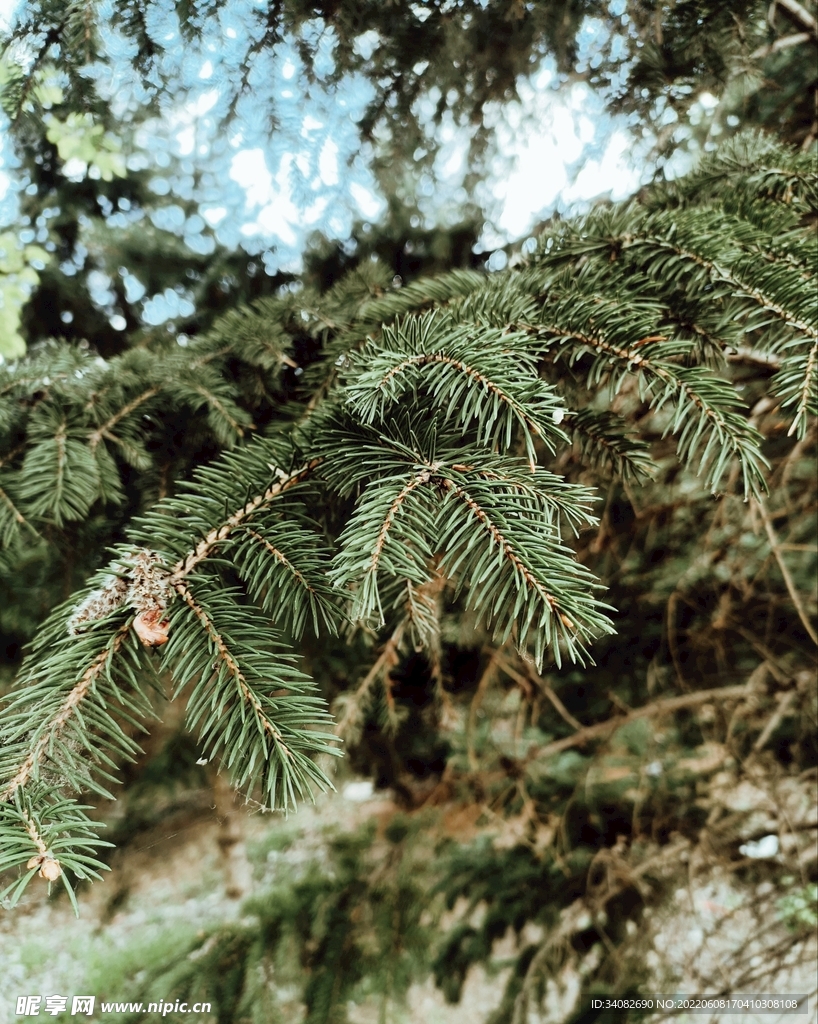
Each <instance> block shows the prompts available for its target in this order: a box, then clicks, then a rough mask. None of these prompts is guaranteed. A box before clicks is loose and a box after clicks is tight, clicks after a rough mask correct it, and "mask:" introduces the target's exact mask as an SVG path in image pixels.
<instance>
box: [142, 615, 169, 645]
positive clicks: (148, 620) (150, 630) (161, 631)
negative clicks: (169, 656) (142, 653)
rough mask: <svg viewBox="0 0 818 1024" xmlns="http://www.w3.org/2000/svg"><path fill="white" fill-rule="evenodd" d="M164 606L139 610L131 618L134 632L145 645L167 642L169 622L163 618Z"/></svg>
mask: <svg viewBox="0 0 818 1024" xmlns="http://www.w3.org/2000/svg"><path fill="white" fill-rule="evenodd" d="M164 611H165V610H164V608H154V609H151V610H150V611H146V612H140V613H139V615H137V616H136V618H135V619H134V620H133V629H134V633H136V635H137V636H138V637H139V639H140V640H141V641H142V643H143V644H144V645H145V647H161V646H162V644H166V643H167V642H168V630H169V629H170V622H169V621H168V620H167V619H163V618H162V616H163V614H164Z"/></svg>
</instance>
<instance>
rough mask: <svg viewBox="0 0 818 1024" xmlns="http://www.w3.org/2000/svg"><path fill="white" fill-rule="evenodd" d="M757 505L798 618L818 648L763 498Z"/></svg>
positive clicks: (814, 634)
mask: <svg viewBox="0 0 818 1024" xmlns="http://www.w3.org/2000/svg"><path fill="white" fill-rule="evenodd" d="M755 505H756V508H757V509H758V511H759V514H760V515H761V519H762V522H763V523H764V529H765V530H766V531H767V539H768V540H769V542H770V548H771V549H772V553H773V555H774V556H775V560H776V562H778V568H779V569H780V570H781V575H782V576H783V577H784V584H785V586H786V588H787V592H788V593H789V595H790V598H791V599H792V603H793V604H794V605H795V610H796V611H797V612H798V618H799V619H800V620H801V623H802V625H803V626H804V629H805V630H806V631H807V634H808V636H809V638H810V639H811V640H812V642H813V643H814V644H816V646H818V633H816V632H815V628H814V627H813V625H812V623H811V622H810V621H809V618H808V617H807V613H806V611H805V610H804V606H803V604H802V603H801V597H800V595H799V593H798V591H797V590H796V589H795V583H794V582H793V578H792V576H791V575H790V570H789V569H788V568H787V565H786V563H785V561H784V559H783V557H782V555H781V548H780V547H779V544H778V535H777V534H776V532H775V528H774V527H773V524H772V521H771V520H770V517H769V515H768V514H767V509H766V508H765V506H764V502H763V501H762V500H761V498H758V499H756V500H755Z"/></svg>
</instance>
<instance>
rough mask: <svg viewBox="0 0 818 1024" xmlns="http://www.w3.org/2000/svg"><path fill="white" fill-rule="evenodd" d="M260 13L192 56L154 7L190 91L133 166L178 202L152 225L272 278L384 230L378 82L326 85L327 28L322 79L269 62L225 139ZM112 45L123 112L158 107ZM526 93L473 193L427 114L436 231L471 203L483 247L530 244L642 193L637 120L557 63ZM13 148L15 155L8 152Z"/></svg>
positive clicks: (204, 38) (233, 23) (227, 11)
mask: <svg viewBox="0 0 818 1024" xmlns="http://www.w3.org/2000/svg"><path fill="white" fill-rule="evenodd" d="M261 2H262V0H231V3H230V4H228V5H227V6H225V7H224V8H222V9H221V11H220V15H219V18H218V19H215V18H213V19H211V21H210V22H209V23H208V24H207V26H206V29H205V30H203V31H202V34H201V38H200V42H199V45H198V46H197V47H190V46H182V40H181V36H180V33H179V27H178V23H177V22H176V14H175V9H174V5H173V4H172V3H171V2H170V0H154V2H153V3H151V4H150V5H148V7H147V8H146V9H147V10H149V11H150V12H151V32H152V34H153V36H154V39H155V40H156V41H157V43H158V44H159V46H160V50H161V53H162V63H163V70H164V71H167V72H168V73H170V74H171V75H172V76H173V78H174V81H176V82H178V85H179V88H178V90H174V91H173V93H172V95H170V94H168V95H167V96H166V97H165V98H164V99H163V106H162V114H161V116H160V117H158V118H156V119H155V120H154V121H153V122H151V123H148V124H145V125H144V126H143V127H141V128H140V130H139V131H138V133H137V135H136V144H137V145H136V150H135V151H133V152H132V153H130V154H129V156H128V164H129V166H130V167H131V168H133V169H136V168H142V169H149V170H151V171H153V177H152V188H153V189H154V191H155V192H156V194H157V196H162V197H165V202H166V204H167V205H166V206H165V207H164V208H162V209H159V210H157V211H155V212H154V213H153V214H152V215H151V218H152V220H153V222H154V224H155V225H156V226H157V227H159V228H161V229H163V230H167V231H172V232H174V233H175V234H177V235H179V236H180V237H183V238H184V239H185V241H186V242H187V244H188V245H190V246H191V248H193V249H194V250H196V251H197V252H202V253H206V252H207V251H208V250H209V249H211V248H212V247H213V244H214V236H215V241H218V242H220V243H221V244H223V245H225V246H228V247H235V246H238V245H241V246H243V247H244V248H245V249H246V250H247V251H248V252H249V253H251V254H257V255H258V256H259V259H260V260H261V261H262V262H263V265H264V267H265V269H266V270H267V271H268V272H269V273H271V274H272V273H275V272H277V271H278V270H288V271H293V272H297V271H298V270H299V269H300V268H301V257H302V254H303V252H304V248H305V245H306V243H307V240H308V238H309V236H310V235H311V234H313V233H314V232H316V231H320V232H321V233H323V234H324V235H325V236H327V237H328V238H330V239H339V240H342V241H343V240H345V239H347V238H348V237H349V234H350V230H351V228H352V225H353V223H354V221H355V220H360V219H364V220H368V221H371V222H376V221H377V220H378V217H379V216H380V215H381V213H382V212H383V210H384V208H385V203H384V199H383V197H382V196H381V195H380V193H379V190H378V185H377V182H376V181H375V179H374V177H373V175H372V173H371V170H370V167H371V161H372V155H373V154H372V151H371V147H369V146H368V145H364V146H361V144H360V140H359V136H358V130H357V121H358V120H359V119H360V117H361V114H362V113H363V110H364V108H365V106H366V104H367V101H368V100H369V98H370V89H371V86H369V84H368V83H367V82H366V81H365V80H364V79H363V78H355V77H350V78H347V79H345V80H344V81H342V82H341V83H340V84H339V85H338V86H330V85H329V84H327V83H326V82H323V83H322V81H321V77H322V74H326V72H328V71H329V70H331V69H332V66H333V56H332V50H333V37H332V34H331V32H327V31H326V30H323V27H322V26H320V25H318V23H316V24H315V25H314V26H312V27H311V26H307V28H306V31H308V32H309V31H314V32H315V33H316V35H315V38H316V40H318V41H319V43H318V56H317V59H316V65H315V70H316V71H317V73H318V81H317V82H313V83H309V82H308V81H307V78H306V76H305V75H304V74H303V68H302V66H301V64H300V61H299V58H298V55H297V52H296V50H295V48H294V47H292V46H289V45H287V44H286V43H285V44H283V45H281V46H280V47H278V48H277V50H276V52H275V53H273V54H270V53H264V54H261V55H260V56H259V58H258V60H257V62H256V66H255V67H254V73H255V74H256V75H257V82H256V83H253V85H254V88H253V90H252V92H251V95H249V96H246V97H245V98H244V99H243V100H242V101H240V102H239V104H238V110H237V113H236V117H235V118H234V119H233V120H232V121H230V123H229V127H228V128H227V129H225V128H224V122H223V120H222V115H223V114H224V113H225V111H226V109H227V103H228V96H229V93H230V89H231V85H232V84H233V83H234V82H235V80H236V76H237V74H238V68H239V67H240V65H241V62H242V60H243V57H244V54H245V53H246V48H247V45H248V38H249V35H248V33H249V31H250V30H249V29H248V25H250V24H251V23H252V21H251V19H250V17H249V15H250V13H251V11H252V8H253V7H254V6H257V5H258V4H259V3H261ZM16 7H17V2H16V0H0V21H2V20H5V22H6V23H8V21H9V19H10V18H11V17H12V13H13V10H14V9H15V8H16ZM108 7H110V0H100V2H99V3H98V5H97V10H98V12H99V14H100V22H101V23H104V20H105V15H106V13H109V12H108V11H107V8H108ZM599 31H600V27H599V26H597V25H595V24H594V23H593V22H588V23H586V25H585V26H584V27H583V30H582V32H581V34H580V39H579V42H580V50H581V51H582V48H583V47H584V48H585V50H586V51H588V52H591V51H592V50H593V47H594V45H595V40H597V39H598V36H599ZM104 43H105V46H106V49H107V54H108V60H107V61H106V62H105V63H104V64H102V63H100V64H98V65H96V66H92V67H91V68H90V69H88V74H89V77H93V78H94V79H95V81H96V87H97V89H98V91H99V93H100V94H101V95H102V96H103V97H104V98H106V99H107V101H108V102H109V103H110V104H111V107H112V109H113V111H114V113H115V114H117V116H120V117H123V118H127V116H128V113H129V111H133V110H135V109H137V108H138V107H139V105H140V104H141V103H142V102H143V101H144V99H145V93H144V88H143V85H142V83H141V82H140V80H139V79H138V78H137V77H136V76H135V74H134V72H133V70H132V66H131V58H132V52H131V44H130V42H129V41H128V40H126V39H125V38H123V37H122V36H119V35H117V34H116V33H114V32H113V31H110V30H107V31H106V32H105V35H104ZM377 45H378V37H377V34H376V33H374V32H372V31H369V32H365V33H363V34H362V35H361V36H360V37H359V39H358V41H357V46H358V47H359V48H360V51H361V53H362V54H363V55H364V56H366V55H367V54H368V53H371V52H372V50H373V48H375V47H377ZM518 92H519V100H518V101H516V102H514V103H511V104H506V105H504V106H502V107H501V106H499V105H497V106H493V107H489V109H487V110H486V112H485V118H486V123H487V124H488V125H490V127H491V129H492V138H493V142H494V146H493V151H494V154H495V155H494V157H493V159H492V161H491V163H490V165H489V168H488V173H487V175H486V176H485V178H484V179H483V181H482V182H481V184H480V186H479V187H478V189H477V191H476V193H475V194H474V195H472V196H467V195H466V193H465V190H464V188H463V179H464V174H465V172H466V169H467V153H468V145H469V136H468V134H467V129H464V128H462V127H460V126H458V125H457V124H456V123H455V122H454V121H453V119H452V118H451V117H449V118H448V120H447V119H446V117H444V120H443V122H442V123H441V124H439V125H437V126H434V125H433V124H432V121H431V117H430V116H429V117H428V131H429V133H430V135H431V134H434V136H435V141H436V143H437V145H438V148H439V154H438V157H437V160H436V163H435V167H434V174H433V175H432V176H429V175H427V176H425V177H422V178H421V180H420V187H419V195H418V196H417V197H416V198H417V202H418V206H419V209H420V214H421V217H422V218H423V219H424V220H425V221H426V225H427V226H432V225H433V224H435V223H443V224H446V223H453V222H456V221H457V220H458V219H459V213H460V211H461V210H462V208H463V204H464V203H465V201H466V200H470V201H473V202H474V201H476V202H477V204H478V205H479V206H480V207H481V208H482V209H483V211H484V214H485V217H486V228H485V231H484V234H483V237H482V238H481V239H480V240H479V243H478V248H479V249H481V250H482V251H489V252H490V251H492V250H497V249H500V248H501V247H502V246H504V245H506V244H508V243H509V242H514V241H517V240H522V239H524V238H526V237H527V236H528V235H529V234H530V232H531V231H532V228H533V226H534V225H535V224H536V223H537V222H538V221H540V220H542V219H544V218H545V217H546V216H548V215H549V214H550V213H552V212H553V211H554V210H557V209H559V210H560V211H564V212H568V211H570V210H573V209H577V208H582V207H583V206H585V205H587V204H588V203H589V202H590V201H591V200H593V199H594V198H596V197H598V196H602V195H609V196H611V198H613V199H619V198H623V197H625V196H627V195H629V194H632V193H633V192H634V191H635V190H636V189H637V188H638V187H639V185H640V183H641V181H642V180H643V178H644V175H645V173H646V171H645V168H646V154H647V151H648V148H649V140H647V141H643V142H641V143H635V141H634V136H633V134H632V133H631V132H630V131H629V130H628V127H627V125H626V124H625V123H624V121H617V120H615V119H612V118H611V117H610V116H609V115H608V114H607V113H606V112H605V110H604V105H603V101H602V99H601V97H600V96H598V95H597V94H595V93H594V92H593V91H592V90H591V89H589V88H588V87H587V86H585V85H583V84H582V83H575V84H571V85H566V84H564V83H563V84H561V83H560V82H559V80H558V77H557V75H556V73H555V71H554V69H553V68H552V67H549V65H548V62H547V61H546V62H545V63H544V64H543V65H542V66H541V67H540V68H539V69H538V71H537V72H535V74H533V75H532V76H531V77H530V78H528V79H526V80H521V81H520V82H519V83H518ZM434 99H435V97H434V94H433V91H432V95H430V96H427V97H422V98H421V99H420V100H419V104H420V106H419V113H420V116H421V119H423V118H424V111H426V112H428V113H429V114H430V112H431V110H432V108H433V105H434V103H433V101H434ZM424 105H425V106H424ZM271 108H274V110H275V117H276V126H275V130H273V131H270V127H269V120H268V116H267V112H268V111H269V110H270V109H271ZM5 152H6V157H7V159H8V158H9V152H8V147H6V148H5ZM9 163H10V161H9ZM166 168H167V170H166ZM171 168H173V169H174V170H173V171H171ZM65 170H66V172H67V173H68V174H69V175H72V176H75V177H76V178H77V179H81V178H82V177H84V176H85V175H86V174H88V173H89V168H88V167H86V166H85V165H84V164H83V163H82V162H81V161H79V160H73V161H68V163H67V164H66V165H65ZM6 171H8V172H9V173H6V172H4V171H3V170H2V167H0V196H2V195H3V194H5V202H4V203H3V205H4V207H5V212H6V219H7V220H8V219H9V217H10V211H12V210H13V207H14V191H15V187H17V188H19V187H24V185H25V183H24V182H23V183H22V184H21V183H19V182H18V183H16V185H15V184H14V183H13V171H12V169H11V168H10V166H8V165H7V166H6ZM194 182H195V184H194ZM175 199H177V200H178V203H177V202H174V200H175ZM191 199H193V200H195V201H196V202H197V203H198V210H199V214H198V215H196V216H192V217H191V216H186V215H185V213H184V211H183V210H182V206H181V205H180V204H181V203H182V202H183V201H185V202H189V201H190V200H191ZM142 215H143V214H142V213H141V212H140V211H131V212H130V213H129V212H127V211H114V212H112V214H111V216H110V218H109V222H110V223H111V224H112V226H116V225H117V224H120V225H124V224H125V223H127V222H128V219H129V218H133V217H139V216H142ZM504 260H505V256H504V254H502V253H499V252H498V253H496V255H495V257H494V258H493V260H492V261H490V262H489V265H490V266H494V267H498V268H499V267H500V266H502V265H503V263H504ZM77 269H78V270H79V269H80V268H79V267H78V268H77ZM66 270H67V272H71V268H66ZM89 283H90V282H89ZM98 284H99V288H98V289H97V290H98V291H99V292H100V304H101V305H103V306H104V305H105V303H104V302H103V301H102V299H103V298H104V294H103V293H105V291H106V289H105V287H104V282H101V281H100V282H98ZM130 286H131V290H132V292H133V294H134V295H136V294H138V293H139V289H140V288H141V285H140V283H139V282H138V281H137V280H136V279H134V280H133V281H132V282H130ZM92 287H93V285H92ZM137 301H140V300H137ZM141 301H142V302H143V316H144V317H145V319H146V320H147V322H153V323H157V322H161V321H162V320H163V319H165V318H167V317H168V316H173V315H178V314H179V312H183V311H181V310H175V309H171V308H170V307H168V305H167V302H166V300H165V299H164V298H163V297H162V296H147V295H145V296H144V297H142V298H141ZM120 319H121V318H120Z"/></svg>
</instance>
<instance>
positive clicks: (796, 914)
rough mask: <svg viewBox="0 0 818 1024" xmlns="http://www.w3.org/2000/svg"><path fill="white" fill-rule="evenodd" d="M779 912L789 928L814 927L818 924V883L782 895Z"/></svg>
mask: <svg viewBox="0 0 818 1024" xmlns="http://www.w3.org/2000/svg"><path fill="white" fill-rule="evenodd" d="M778 912H779V914H780V916H781V919H782V921H784V923H785V924H786V925H787V927H788V928H793V929H814V928H815V926H816V925H818V885H816V884H815V883H814V882H813V883H812V884H810V885H805V886H803V887H802V888H800V889H795V890H794V891H793V892H790V893H788V894H787V895H786V896H782V897H781V899H780V900H779V901H778Z"/></svg>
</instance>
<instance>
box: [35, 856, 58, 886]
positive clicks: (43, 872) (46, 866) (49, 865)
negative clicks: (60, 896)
mask: <svg viewBox="0 0 818 1024" xmlns="http://www.w3.org/2000/svg"><path fill="white" fill-rule="evenodd" d="M61 874H62V867H61V866H60V862H59V861H58V860H53V859H52V858H51V857H46V858H45V860H44V861H43V863H42V865H41V866H40V870H39V875H40V878H47V879H48V881H49V882H56V881H57V879H58V878H59V877H60V875H61Z"/></svg>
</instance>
